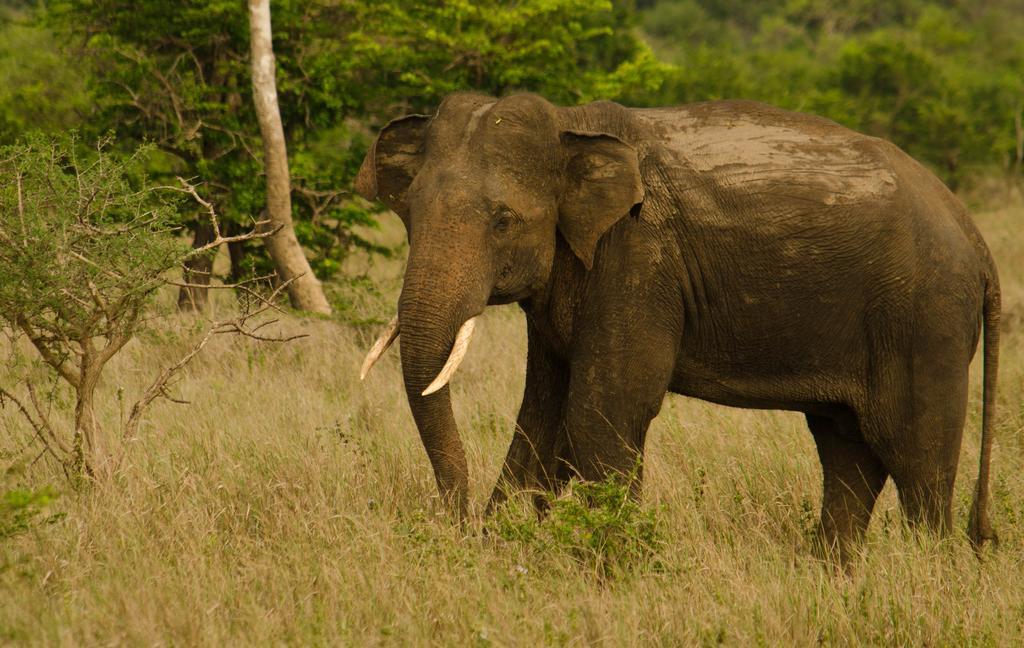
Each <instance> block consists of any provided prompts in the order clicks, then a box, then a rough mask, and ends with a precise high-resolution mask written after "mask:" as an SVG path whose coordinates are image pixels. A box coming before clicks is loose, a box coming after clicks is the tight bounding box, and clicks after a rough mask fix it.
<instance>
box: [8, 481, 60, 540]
mask: <svg viewBox="0 0 1024 648" xmlns="http://www.w3.org/2000/svg"><path fill="white" fill-rule="evenodd" d="M56 497H57V494H56V492H55V491H54V490H53V489H52V488H49V487H44V488H39V489H35V490H30V489H25V488H15V489H12V490H9V491H7V492H6V493H4V494H3V496H2V497H0V540H4V539H6V538H10V537H11V536H14V535H17V534H19V533H22V532H24V531H26V530H28V528H29V527H30V526H31V525H32V524H33V522H38V521H40V520H39V518H40V516H41V515H42V514H43V512H44V511H45V510H46V508H47V507H48V506H49V505H50V504H51V503H52V502H53V500H54V499H56ZM56 519H58V518H57V516H48V517H46V518H44V519H43V520H42V521H44V522H50V521H54V520H56Z"/></svg>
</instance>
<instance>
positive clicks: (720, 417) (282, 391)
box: [0, 202, 1024, 646]
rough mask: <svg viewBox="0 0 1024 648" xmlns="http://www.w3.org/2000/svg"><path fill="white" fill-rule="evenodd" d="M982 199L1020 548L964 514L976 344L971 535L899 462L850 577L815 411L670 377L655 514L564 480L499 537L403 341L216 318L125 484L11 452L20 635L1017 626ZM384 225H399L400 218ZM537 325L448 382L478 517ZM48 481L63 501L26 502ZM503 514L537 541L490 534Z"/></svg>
mask: <svg viewBox="0 0 1024 648" xmlns="http://www.w3.org/2000/svg"><path fill="white" fill-rule="evenodd" d="M977 218H978V221H979V223H980V225H981V226H982V228H983V230H984V232H985V235H986V237H987V239H988V241H989V243H990V245H991V246H992V248H993V249H994V252H995V255H996V257H997V261H998V262H999V264H1000V268H1001V272H1002V277H1003V286H1004V312H1005V317H1004V322H1005V326H1004V331H1005V334H1004V336H1003V347H1002V350H1003V355H1002V359H1003V361H1002V372H1001V385H1000V407H1001V410H1000V414H999V426H998V437H997V445H996V449H995V463H994V475H995V478H994V509H995V510H994V512H995V521H996V523H997V525H998V530H999V533H1000V537H1001V539H1002V545H1001V547H1000V548H999V550H998V551H996V552H994V553H992V554H991V555H989V556H988V557H987V558H986V560H985V561H984V562H979V561H978V560H977V559H976V558H975V556H974V555H973V553H972V552H971V550H970V548H969V546H968V543H967V541H966V538H965V537H964V535H963V528H964V527H965V526H966V523H967V507H968V503H969V501H970V497H971V491H972V488H973V483H974V477H975V474H976V472H977V464H976V461H977V447H978V436H979V431H978V422H979V418H980V412H979V410H980V402H979V395H980V394H979V387H978V383H979V382H980V381H979V380H978V378H979V376H980V372H979V369H980V364H979V363H978V362H977V361H976V362H975V366H974V368H973V376H974V378H975V380H974V381H973V386H974V390H973V392H972V397H971V409H970V415H969V421H968V427H967V431H966V434H965V441H964V449H963V453H962V460H961V470H960V477H959V481H958V482H957V491H956V505H955V507H956V516H957V519H956V526H957V534H956V536H955V537H953V538H950V539H949V540H947V541H938V540H936V539H935V538H932V537H929V536H927V535H925V536H915V535H914V534H911V533H908V532H907V531H906V530H905V529H904V527H903V525H902V521H901V520H902V518H901V514H900V512H899V509H898V507H897V504H896V498H895V493H894V491H893V487H892V485H891V484H889V485H887V486H886V489H885V492H884V493H883V497H882V499H881V501H880V502H879V505H878V507H877V509H876V513H875V517H874V520H873V522H872V525H871V529H870V531H869V537H868V540H867V542H866V544H865V547H864V555H863V556H862V557H861V558H859V559H857V560H855V561H854V564H853V569H852V573H851V574H849V575H840V574H837V573H836V572H835V570H834V569H832V568H831V567H829V566H828V565H825V564H822V563H820V562H818V561H817V560H815V559H814V558H813V554H812V551H811V541H810V533H811V531H812V530H813V526H814V523H815V522H816V519H817V511H818V506H819V503H820V497H821V489H820V479H821V475H820V468H819V466H818V463H817V458H816V454H815V452H814V448H813V444H812V441H811V438H810V435H809V434H808V433H807V431H806V429H805V426H804V424H803V420H802V418H801V417H800V416H798V415H796V414H792V413H783V412H760V411H748V410H737V409H727V408H722V407H717V406H714V405H710V404H707V403H703V402H700V401H696V400H691V399H685V398H681V397H677V396H670V397H669V398H668V399H667V400H666V402H665V406H664V408H663V409H662V413H661V415H660V416H659V417H658V418H657V419H656V421H655V422H654V424H653V426H652V429H651V433H650V435H649V437H648V444H647V448H648V453H647V461H646V465H645V501H644V504H643V507H642V508H641V509H638V510H632V511H630V512H628V513H624V514H623V515H622V516H621V517H612V518H609V517H607V516H605V517H603V518H601V517H600V516H597V517H594V516H591V514H589V513H586V512H583V511H580V510H579V509H578V508H574V506H573V505H572V501H571V500H567V502H568V503H567V504H566V505H565V506H564V508H563V509H562V510H561V513H560V516H559V517H556V518H555V519H554V521H552V522H537V521H536V520H533V519H532V518H530V517H529V514H528V510H527V507H526V504H525V503H524V502H522V501H518V502H513V503H512V505H511V508H510V509H509V510H508V511H506V512H505V513H503V516H504V517H501V518H499V519H498V520H492V521H489V522H486V524H487V525H490V526H491V528H490V529H489V530H488V532H486V533H485V532H484V531H483V526H484V524H485V523H484V522H483V521H481V520H479V518H475V519H474V521H473V522H472V523H470V524H468V525H466V526H462V527H460V526H453V525H452V524H450V523H449V522H448V521H447V520H446V519H445V518H444V517H443V516H441V515H439V514H438V507H437V502H436V491H435V486H434V480H433V476H432V474H431V472H430V468H429V465H428V463H427V460H426V456H425V454H424V452H423V449H422V447H421V445H420V441H419V438H418V436H417V434H416V430H415V427H414V425H413V423H412V420H411V417H410V415H409V413H408V408H407V406H406V403H405V399H404V395H403V391H402V388H401V376H400V373H399V368H398V354H397V353H394V352H391V353H390V354H389V355H388V356H386V357H385V359H384V360H383V361H382V362H381V363H380V365H379V366H378V367H377V368H375V369H374V372H373V373H372V374H371V375H370V377H368V378H367V381H366V382H365V383H360V382H359V380H358V368H359V365H360V363H361V362H362V358H363V354H364V353H365V350H366V348H367V346H368V344H369V341H370V340H371V339H372V336H373V335H374V331H373V330H372V329H373V327H366V326H359V327H352V326H347V325H343V324H339V323H335V322H331V321H323V320H319V321H311V320H301V319H288V320H287V321H286V322H284V323H283V327H284V328H285V329H286V330H287V331H289V332H303V333H308V334H309V336H310V337H308V338H304V339H302V340H299V341H296V342H292V343H289V344H286V345H283V346H261V345H256V344H254V343H252V342H251V341H249V340H242V339H229V338H220V339H217V340H216V341H215V343H214V344H213V345H212V346H211V348H210V350H209V352H208V353H206V354H205V355H204V356H203V357H202V358H201V359H199V360H198V361H197V362H196V363H195V364H194V365H192V366H191V367H190V368H189V369H188V370H187V372H186V373H185V375H184V377H183V380H181V381H180V382H179V383H178V384H177V385H176V388H175V389H176V393H177V394H178V395H180V396H182V397H183V398H185V399H187V400H189V401H190V402H191V404H189V405H176V404H173V403H169V402H160V403H157V404H156V405H154V407H153V409H152V410H151V411H150V413H149V415H148V417H147V420H146V422H145V424H144V425H143V426H142V432H141V433H140V435H139V437H138V438H136V439H129V440H127V441H126V442H125V444H124V445H125V459H124V460H123V461H122V463H121V466H120V468H119V469H118V470H117V472H116V474H115V476H114V478H113V479H112V480H111V481H110V482H109V483H102V484H97V485H95V486H92V487H91V488H89V489H87V490H85V491H83V492H81V493H75V492H71V491H69V490H68V489H67V487H66V486H65V484H64V483H63V481H62V478H61V476H60V473H59V471H58V469H56V468H55V467H54V466H51V465H49V464H47V462H46V460H45V459H43V460H40V461H38V462H37V463H35V464H33V465H31V466H25V467H23V468H22V469H20V470H18V471H8V473H7V475H6V477H4V481H3V482H0V491H2V492H8V491H16V492H17V493H20V494H21V495H20V496H23V497H22V499H20V500H18V502H21V503H22V504H24V506H21V505H20V504H19V506H21V508H20V509H19V510H21V511H22V512H23V516H22V518H20V523H19V524H20V527H19V529H18V530H17V532H14V533H12V534H10V535H9V536H8V537H6V538H3V539H0V643H7V642H12V643H27V644H59V645H81V644H86V645H93V644H157V645H163V644H176V645H192V644H201V645H228V644H236V645H237V643H239V642H244V643H257V644H266V643H274V644H278V643H289V644H340V645H365V644H387V645H391V644H397V645H423V644H449V645H481V646H484V645H500V646H504V645H521V646H534V645H541V644H548V645H602V644H603V645H616V646H617V645H634V644H645V645H679V644H716V643H725V644H727V645H751V644H763V645H816V644H819V643H822V642H824V643H827V644H840V645H848V644H874V645H893V644H902V645H964V644H969V643H970V644H973V645H1017V644H1019V643H1020V642H1021V640H1022V636H1021V635H1022V630H1021V629H1022V626H1024V587H1022V586H1021V575H1022V566H1021V565H1022V563H1024V454H1022V431H1024V405H1022V403H1021V394H1022V393H1024V348H1022V341H1024V334H1022V328H1024V237H1022V236H1021V234H1020V232H1021V223H1022V222H1024V206H1022V205H1021V204H1020V203H1019V202H1018V203H1016V204H1014V205H1012V206H1010V207H1007V208H1004V209H998V210H991V211H985V212H982V213H979V214H978V217H977ZM386 234H387V236H389V237H391V240H394V238H395V237H396V236H398V235H400V232H398V231H397V230H396V229H395V227H394V226H393V224H392V227H390V228H389V229H388V230H387V232H386ZM366 264H367V261H365V260H359V259H356V260H353V261H352V262H350V266H351V267H350V268H349V270H350V271H359V270H361V269H366V267H367V265H366ZM371 275H372V277H373V279H374V281H375V282H376V284H377V285H378V286H380V287H381V296H380V298H363V299H360V300H357V302H356V303H355V304H354V305H353V306H352V309H353V311H354V312H356V314H357V315H358V316H359V317H360V318H363V319H375V318H377V319H382V318H386V317H388V316H389V315H390V313H389V312H388V309H389V308H391V307H392V304H393V301H394V299H395V295H396V294H397V292H396V291H397V287H398V282H399V279H400V276H401V262H400V261H394V262H387V263H380V264H377V265H376V266H375V267H374V268H373V269H372V272H371ZM228 302H229V300H226V299H224V298H222V299H221V300H219V301H218V302H217V303H218V305H219V307H221V308H226V307H227V304H228ZM523 328H524V327H523V322H522V316H521V314H520V313H519V312H518V311H517V309H515V308H507V307H506V308H494V309H490V310H489V311H488V313H487V314H486V315H485V316H484V317H483V318H482V322H481V324H480V326H479V327H478V334H477V337H476V339H474V343H473V345H472V347H471V349H470V353H469V356H468V358H467V360H466V362H465V363H464V365H463V367H462V369H460V371H459V374H458V375H457V376H456V377H455V379H454V382H453V396H454V403H455V408H456V417H457V419H458V420H459V422H460V425H461V431H462V436H463V439H464V442H465V444H466V450H467V454H468V459H469V465H470V470H471V488H472V499H473V505H474V507H475V510H476V511H477V513H479V511H480V509H482V506H483V503H484V502H485V501H486V497H487V496H488V494H489V492H490V489H491V487H492V486H493V482H494V480H495V478H496V476H497V473H498V470H499V468H500V462H501V460H502V459H503V458H504V453H505V450H506V449H507V444H508V442H509V439H510V430H511V427H512V424H513V420H514V418H515V413H516V410H517V408H518V405H519V399H520V396H521V390H522V384H523V374H524V349H525V332H524V330H523ZM187 343H188V326H187V321H186V320H172V321H170V322H169V323H168V324H167V325H166V326H164V327H163V329H161V330H160V331H159V332H157V333H153V334H150V335H146V336H143V337H142V338H140V339H139V340H136V341H135V342H133V343H132V344H131V345H130V346H129V347H128V348H127V349H126V351H125V353H124V354H123V356H122V357H119V358H117V359H116V360H115V364H114V366H113V367H112V371H111V373H110V375H109V376H108V377H107V380H106V382H105V384H104V385H103V386H102V390H103V393H104V394H105V395H106V396H107V401H108V407H107V409H106V410H105V411H104V416H105V418H106V419H107V420H106V421H105V422H106V424H107V426H108V427H110V428H111V429H117V421H118V416H119V414H118V408H117V400H116V398H115V397H114V395H115V394H116V392H117V390H118V388H123V389H124V390H125V392H126V394H127V395H128V396H129V397H131V396H132V395H133V394H135V393H136V392H137V391H138V390H139V389H140V388H141V387H142V386H143V385H144V384H145V383H146V381H147V380H148V377H149V376H151V375H152V373H153V372H154V371H155V370H156V369H157V367H159V366H160V365H161V364H163V363H166V362H168V361H170V360H171V359H173V358H175V357H176V355H177V354H179V353H181V351H182V350H183V349H184V348H185V347H186V345H187ZM4 371H5V370H0V380H9V379H10V376H8V375H6V374H5V373H4ZM0 430H2V436H0V462H3V463H0V468H3V466H6V465H7V464H8V463H10V462H11V461H12V457H13V456H14V454H15V451H16V450H17V449H18V448H19V447H20V445H21V444H22V443H23V442H24V440H25V438H26V435H27V430H26V429H25V427H24V425H23V424H22V423H21V422H20V421H19V420H18V419H17V416H16V414H15V412H14V411H13V409H12V408H10V407H8V408H6V409H4V410H2V411H0ZM47 487H49V488H53V489H55V493H56V496H55V497H54V496H53V494H52V493H50V492H49V491H45V490H43V489H45V488H47ZM33 493H45V497H44V496H42V495H41V496H40V498H39V499H38V500H33V501H32V502H30V503H28V504H25V501H26V500H25V497H28V498H29V499H31V494H33ZM614 494H615V493H614V492H611V493H610V494H608V493H605V495H606V496H607V497H611V498H612V499H614ZM592 496H593V494H591V497H592ZM16 499H17V497H16ZM26 507H29V508H30V509H31V510H29V508H26ZM502 522H507V523H508V524H510V525H512V527H515V528H519V530H520V531H521V532H522V535H519V536H517V535H516V534H515V533H514V532H512V531H508V530H507V529H506V531H508V532H507V533H503V532H501V530H500V529H495V528H494V525H499V524H500V523H502ZM516 525H518V527H517V526H516ZM602 525H603V526H602ZM598 528H599V529H604V531H602V533H612V536H608V537H614V538H618V540H615V542H617V543H618V544H614V543H613V545H607V543H605V545H601V546H606V545H607V546H612V549H611V550H610V551H612V553H611V554H608V553H607V551H609V550H607V549H600V551H606V553H605V554H598V555H601V556H605V557H607V556H608V555H611V556H612V559H613V560H617V558H616V556H618V557H624V558H623V562H622V564H623V565H625V567H626V568H625V569H616V570H613V572H614V573H611V575H610V576H609V573H607V572H605V571H604V570H603V568H602V567H601V564H603V563H602V561H601V560H597V561H595V560H591V559H590V558H588V556H590V555H591V554H588V553H587V552H588V551H590V549H586V548H587V547H591V548H592V546H593V545H590V544H587V543H588V542H589V540H586V536H585V534H586V533H587V532H588V529H589V530H593V529H598ZM608 529H611V531H608ZM513 530H514V529H513ZM617 533H618V534H620V535H614V534H617ZM531 534H532V535H531ZM581 534H582V535H581ZM580 538H584V540H583V541H580ZM622 538H625V540H623V539H622ZM598 544H599V545H600V542H599V543H598ZM633 558H637V560H635V561H634V560H633ZM602 560H603V559H602ZM631 561H632V562H631Z"/></svg>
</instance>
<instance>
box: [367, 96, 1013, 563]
mask: <svg viewBox="0 0 1024 648" xmlns="http://www.w3.org/2000/svg"><path fill="white" fill-rule="evenodd" d="M355 187H356V191H357V192H358V193H359V194H360V195H362V196H363V197H365V198H367V199H371V200H372V199H379V200H380V201H382V202H383V203H384V204H385V205H386V206H387V207H389V208H390V209H391V210H393V211H394V212H395V213H396V214H397V215H398V216H399V217H400V218H401V220H402V222H403V223H404V225H405V228H406V230H407V233H408V240H409V256H408V264H407V266H406V271H405V277H404V282H403V285H402V291H401V296H400V298H399V302H398V314H397V316H396V318H395V319H394V320H392V322H391V323H390V324H389V325H388V327H387V329H386V330H385V331H384V334H383V335H382V336H381V338H380V339H379V340H378V341H377V342H376V343H375V344H374V345H373V348H372V349H371V351H370V353H369V355H368V356H367V359H366V362H365V364H364V365H363V373H362V375H363V376H365V373H366V371H368V370H369V368H370V367H371V366H372V365H373V363H374V362H375V361H376V360H377V359H378V358H379V357H380V356H381V354H382V353H383V352H384V351H385V350H386V349H387V348H388V346H390V345H391V343H392V342H394V341H395V339H396V338H398V337H399V336H400V337H401V344H400V347H401V367H402V372H403V378H404V383H405V390H406V394H407V397H408V402H409V406H410V408H411V411H412V415H413V418H414V420H415V423H416V426H417V428H418V431H419V434H420V436H421V439H422V442H423V444H424V446H425V448H426V452H427V455H428V457H429V459H430V462H431V465H432V467H433V470H434V474H435V477H436V480H437V486H438V488H439V492H440V494H441V496H442V498H443V499H444V500H445V501H446V502H448V504H449V506H450V508H451V509H452V510H454V511H455V512H456V513H458V514H461V515H462V516H465V515H466V512H467V506H468V496H467V466H466V458H465V454H464V451H463V447H462V444H461V440H460V437H459V433H458V430H457V426H456V422H455V419H454V418H453V414H452V407H451V398H450V394H449V389H448V386H447V383H448V381H449V379H450V378H451V377H452V375H453V373H454V371H455V369H456V367H457V366H458V364H459V362H460V361H461V359H462V357H463V355H464V353H465V349H466V346H467V345H468V343H469V339H470V336H471V334H472V331H473V326H474V324H475V321H476V320H475V318H476V317H477V316H478V315H480V314H481V313H482V312H483V310H484V309H485V307H486V306H488V305H496V304H509V303H513V302H516V303H518V305H519V306H520V307H521V309H522V310H523V312H524V313H525V319H526V327H527V344H528V349H527V368H526V387H525V390H524V395H523V400H522V405H521V408H520V410H519V415H518V419H517V422H516V426H515V430H514V432H513V436H512V441H511V445H510V447H509V450H508V455H507V457H506V459H505V462H504V466H503V468H502V470H501V475H500V477H499V480H498V484H497V486H496V487H495V490H494V493H493V495H492V496H491V499H490V502H489V506H488V508H489V509H491V508H493V507H494V506H495V505H497V504H498V503H500V502H502V501H503V499H504V498H505V497H506V494H507V493H509V492H514V491H530V490H532V489H537V490H540V491H552V490H557V489H559V488H560V487H562V486H563V485H564V484H565V483H566V482H567V480H569V479H571V478H573V477H576V478H579V479H582V480H601V479H605V478H608V477H609V476H610V475H615V474H626V473H630V471H631V470H634V472H633V473H631V474H633V475H634V482H633V486H634V489H635V491H636V494H639V490H640V487H639V481H640V479H641V476H637V475H636V472H635V470H636V469H634V466H635V465H637V464H638V463H639V461H640V460H641V459H642V453H643V449H644V441H645V437H646V433H647V429H648V425H649V424H650V422H651V420H652V418H653V417H654V416H655V415H656V414H657V413H658V411H659V409H660V408H661V405H662V401H663V400H664V398H665V395H666V393H669V392H672V393H676V394H682V395H685V396H689V397H694V398H698V399H703V400H706V401H710V402H713V403H719V404H723V405H728V406H733V407H743V408H758V409H779V410H791V411H796V412H800V413H803V414H804V415H805V416H806V420H807V426H808V428H809V429H810V432H811V435H812V436H813V439H814V442H815V444H816V447H817V452H818V455H819V459H820V462H821V467H822V475H823V498H822V505H821V521H820V526H819V535H820V537H821V539H822V540H823V541H824V542H825V543H826V544H827V545H829V546H830V547H832V548H838V550H839V551H840V552H842V553H843V555H848V553H849V551H850V550H851V549H852V548H853V547H855V546H857V543H858V541H859V540H860V539H861V538H862V537H863V535H864V533H865V530H866V527H867V525H868V522H869V519H870V517H871V512H872V509H873V507H874V504H875V501H876V498H877V497H878V495H879V492H880V491H881V489H882V487H883V485H884V483H885V482H886V480H887V479H888V478H889V477H891V478H892V480H893V481H894V483H895V485H896V487H897V490H898V494H899V499H900V505H901V508H902V510H903V512H904V517H905V518H906V520H907V521H908V523H909V524H911V525H912V526H920V527H921V528H924V529H931V530H934V531H936V532H937V533H939V534H947V533H949V532H950V531H951V520H952V495H953V486H954V480H955V477H956V468H957V463H958V461H959V454H960V445H961V439H962V435H963V428H964V423H965V417H966V411H967V396H968V365H969V364H970V362H971V359H972V357H973V356H974V353H975V351H976V349H977V347H978V343H979V339H980V338H981V337H982V336H984V375H983V383H984V386H983V389H984V398H983V414H982V420H983V424H982V433H981V439H982V440H981V456H980V465H979V473H978V481H977V485H976V489H975V495H974V501H973V505H972V509H971V516H970V517H971V519H970V521H969V525H968V533H969V537H970V539H971V540H972V542H973V543H974V544H975V546H976V547H980V546H981V545H982V544H983V543H984V542H985V541H986V540H989V539H992V538H994V531H993V529H992V525H991V522H990V519H989V511H988V499H989V498H988V490H989V488H988V473H989V464H990V456H991V448H992V439H993V422H994V417H995V393H996V376H997V360H998V336H999V318H1000V305H999V303H1000V292H999V279H998V274H997V270H996V267H995V264H994V262H993V259H992V257H991V255H990V253H989V250H988V248H987V247H986V244H985V242H984V241H983V239H982V237H981V234H980V233H979V231H978V229H977V228H976V226H975V225H974V223H973V221H972V220H971V217H970V215H969V213H968V211H967V209H966V208H965V207H964V206H963V204H962V203H961V202H960V201H959V199H958V198H957V197H956V196H954V195H953V193H951V192H950V191H949V189H947V188H946V186H945V185H943V183H942V182H941V181H940V180H939V179H938V178H936V177H935V176H934V175H933V174H932V173H931V172H930V171H928V170H927V169H926V168H925V167H924V166H922V165H921V164H920V163H918V162H916V161H915V160H914V159H912V158H911V157H910V156H909V155H907V154H906V153H904V152H903V151H902V150H901V149H899V148H898V147H897V146H896V145H894V144H892V143H890V142H888V141H885V140H883V139H879V138H875V137H870V136H867V135H864V134H860V133H857V132H854V131H852V130H848V129H847V128H845V127H843V126H841V125H839V124H837V123H835V122H832V121H830V120H827V119H825V118H822V117H817V116H812V115H807V114H801V113H797V112H790V111H787V110H783V109H781V108H777V107H773V106H769V105H766V104H762V103H758V102H752V101H731V100H730V101H709V102H702V103H694V104H687V105H682V106H678V107H668V108H627V107H624V106H621V105H619V104H616V103H613V102H608V101H597V102H593V103H588V104H586V105H581V106H576V107H558V106H555V105H553V104H552V103H550V102H548V101H547V100H546V99H544V98H543V97H540V96H538V95H535V94H529V93H524V94H512V95H508V96H505V97H502V98H495V97H491V96H486V95H482V94H477V93H471V92H459V93H454V94H450V95H448V96H447V97H445V98H444V100H443V101H442V103H441V104H440V106H439V107H438V108H437V110H436V113H435V114H433V115H418V114H416V115H409V116H406V117H402V118H399V119H396V120H394V121H391V122H390V123H388V124H387V125H386V126H385V127H384V128H383V129H382V130H381V131H380V133H379V134H378V136H377V138H376V141H375V142H374V143H373V145H372V147H371V148H370V150H369V152H368V153H367V155H366V157H365V159H364V161H363V163H362V166H361V168H360V170H359V172H358V175H357V177H356V182H355Z"/></svg>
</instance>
